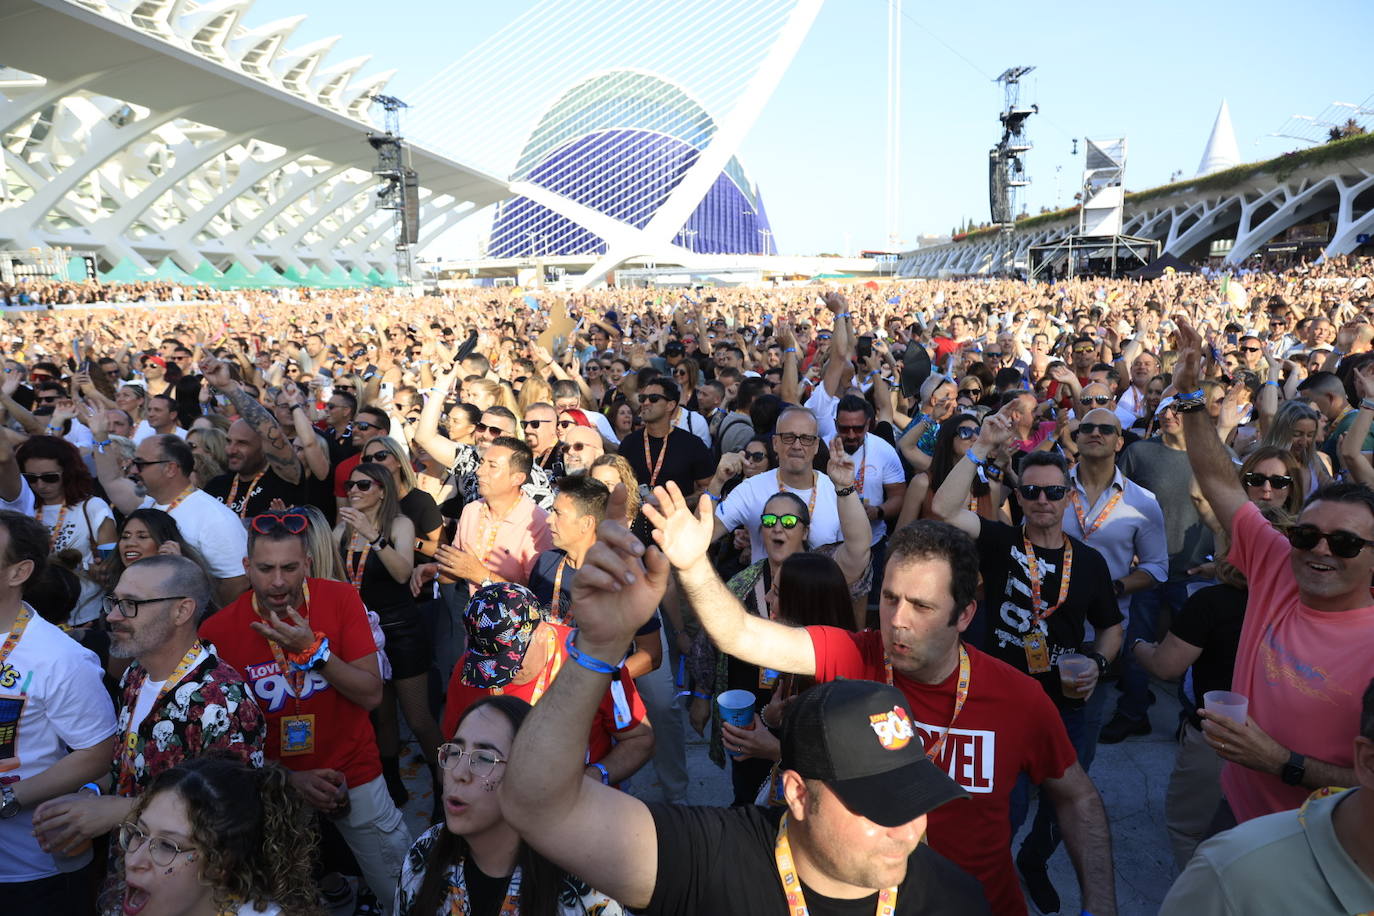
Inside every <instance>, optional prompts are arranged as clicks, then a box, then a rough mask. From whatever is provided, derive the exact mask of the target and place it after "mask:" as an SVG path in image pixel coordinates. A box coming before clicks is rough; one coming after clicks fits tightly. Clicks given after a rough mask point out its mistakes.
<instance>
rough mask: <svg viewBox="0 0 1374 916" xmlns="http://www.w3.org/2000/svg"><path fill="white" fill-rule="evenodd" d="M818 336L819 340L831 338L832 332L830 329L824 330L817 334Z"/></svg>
mask: <svg viewBox="0 0 1374 916" xmlns="http://www.w3.org/2000/svg"><path fill="white" fill-rule="evenodd" d="M816 337H817V339H819V340H829V339H830V332H828V331H822V332H821V333H819V334H817V335H816Z"/></svg>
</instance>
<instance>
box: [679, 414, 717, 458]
mask: <svg viewBox="0 0 1374 916" xmlns="http://www.w3.org/2000/svg"><path fill="white" fill-rule="evenodd" d="M673 425H674V426H676V427H677V428H678V429H684V430H686V431H687V432H689V433H691V434H692V435H694V436H696V437H697V438H698V439H700V440H701V441H702V444H704V445H705V446H706V447H707V448H710V447H711V425H710V424H709V423H707V422H706V418H705V417H703V416H702V415H701V414H699V413H697V412H696V411H695V410H688V409H687V408H686V407H683V408H681V409H679V410H678V412H677V416H676V417H674V418H673Z"/></svg>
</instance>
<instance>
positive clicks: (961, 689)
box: [883, 643, 973, 760]
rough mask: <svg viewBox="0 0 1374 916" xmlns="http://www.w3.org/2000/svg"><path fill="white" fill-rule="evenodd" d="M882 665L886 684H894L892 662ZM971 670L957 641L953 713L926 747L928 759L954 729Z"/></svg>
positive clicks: (938, 751)
mask: <svg viewBox="0 0 1374 916" xmlns="http://www.w3.org/2000/svg"><path fill="white" fill-rule="evenodd" d="M883 665H884V666H885V667H886V668H887V685H888V686H889V687H894V686H896V685H895V684H893V683H892V662H890V661H888V660H887V659H883ZM972 670H973V666H972V665H971V664H969V657H968V650H967V649H965V648H964V644H963V643H959V682H958V684H957V686H956V687H955V688H954V715H952V716H950V717H949V724H948V725H946V726H945V730H944V731H942V732H940V737H938V738H936V739H935V741H934V742H932V743H931V745H930V747H928V748H926V757H927V758H928V759H930V760H934V759H935V758H937V757H939V756H940V751H941V750H943V749H944V746H945V739H946V738H948V737H949V733H950V732H951V731H952V730H953V729H954V723H955V722H956V721H957V720H958V719H959V713H961V712H963V711H964V704H965V703H967V702H968V685H969V681H970V680H972V678H971V677H970V675H971V673H972Z"/></svg>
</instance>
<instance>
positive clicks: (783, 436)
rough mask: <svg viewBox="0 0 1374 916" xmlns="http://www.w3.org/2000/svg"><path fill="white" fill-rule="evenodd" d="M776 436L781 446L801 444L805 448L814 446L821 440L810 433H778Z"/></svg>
mask: <svg viewBox="0 0 1374 916" xmlns="http://www.w3.org/2000/svg"><path fill="white" fill-rule="evenodd" d="M777 436H778V439H779V440H780V441H781V442H782V444H783V445H795V444H796V443H797V442H801V444H802V445H805V446H807V447H810V446H813V445H815V444H816V443H817V442H819V441H820V438H821V437H820V436H813V435H811V434H810V433H778V434H777Z"/></svg>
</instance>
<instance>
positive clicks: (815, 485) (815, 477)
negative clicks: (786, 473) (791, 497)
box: [778, 471, 821, 521]
mask: <svg viewBox="0 0 1374 916" xmlns="http://www.w3.org/2000/svg"><path fill="white" fill-rule="evenodd" d="M811 474H812V477H811V498H810V499H809V500H807V503H806V515H807V517H808V518H811V519H813V521H814V518H815V512H816V493H817V492H819V491H820V488H821V485H820V476H821V472H820V471H812V472H811ZM778 492H779V493H790V492H791V491H790V490H788V489H787V486H786V485H785V484H783V482H782V471H778Z"/></svg>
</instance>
